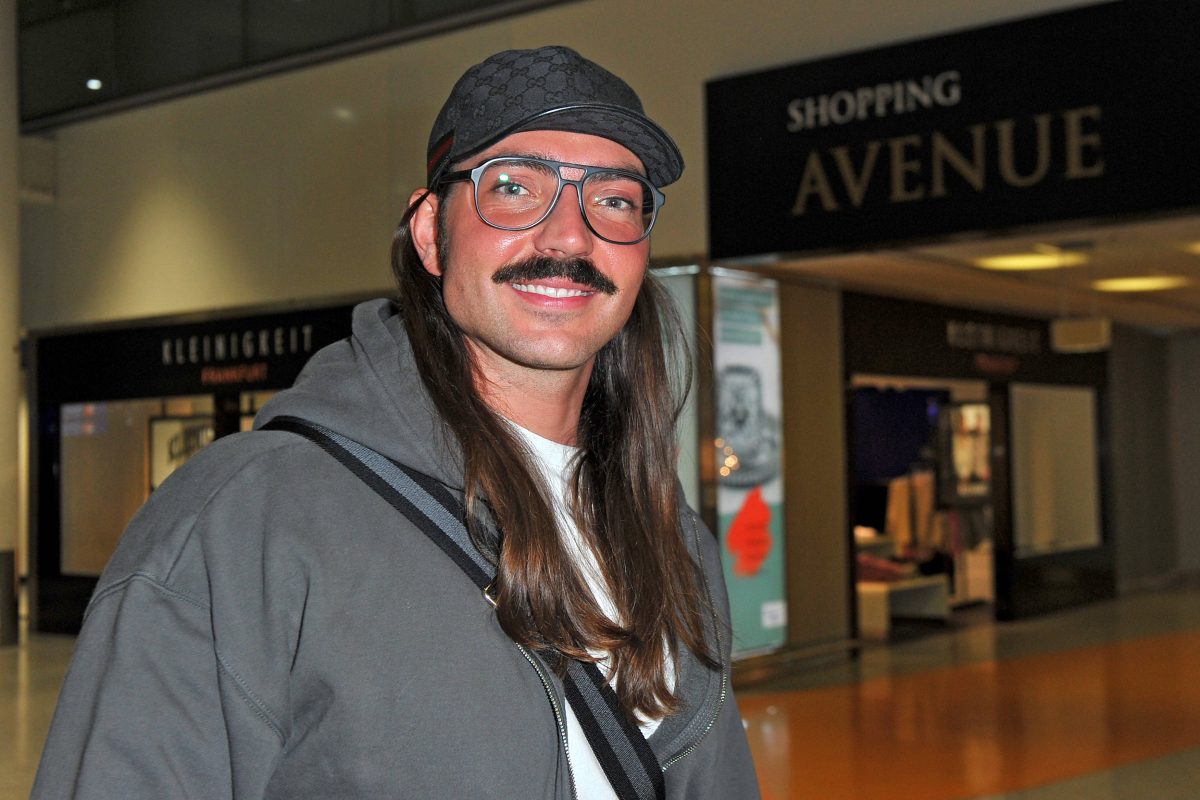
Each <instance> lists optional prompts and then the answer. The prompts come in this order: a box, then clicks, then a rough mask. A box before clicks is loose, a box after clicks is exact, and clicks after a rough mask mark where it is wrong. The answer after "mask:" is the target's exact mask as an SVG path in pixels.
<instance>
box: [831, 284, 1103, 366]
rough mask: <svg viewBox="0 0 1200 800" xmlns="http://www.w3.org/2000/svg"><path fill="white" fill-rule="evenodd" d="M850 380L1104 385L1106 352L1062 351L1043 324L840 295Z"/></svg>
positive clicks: (893, 301) (905, 301)
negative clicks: (933, 379) (887, 378)
mask: <svg viewBox="0 0 1200 800" xmlns="http://www.w3.org/2000/svg"><path fill="white" fill-rule="evenodd" d="M842 325H843V328H842V329H843V331H844V332H845V333H844V342H843V347H844V353H845V364H846V372H847V374H854V373H866V374H875V375H918V376H929V377H939V378H960V379H976V380H988V381H993V382H998V383H1004V382H1008V381H1022V382H1029V383H1061V384H1079V385H1092V386H1103V385H1104V383H1105V381H1106V380H1107V356H1106V355H1105V354H1104V353H1071V354H1064V353H1056V352H1054V351H1053V350H1052V349H1051V347H1050V326H1049V323H1047V322H1046V321H1045V320H1040V319H1033V318H1029V317H1017V316H1011V315H1008V314H995V313H990V312H985V311H974V310H970V309H965V308H948V307H946V306H938V305H933V304H930V303H919V302H915V301H911V300H896V299H893V298H889V297H877V296H875V295H867V294H855V293H853V292H846V293H844V294H843V295H842Z"/></svg>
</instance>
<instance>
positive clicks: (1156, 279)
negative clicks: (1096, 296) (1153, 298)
mask: <svg viewBox="0 0 1200 800" xmlns="http://www.w3.org/2000/svg"><path fill="white" fill-rule="evenodd" d="M1189 283H1191V281H1190V280H1188V279H1187V278H1183V277H1180V276H1178V275H1142V276H1139V277H1135V278H1105V279H1103V280H1099V281H1093V282H1092V288H1093V289H1095V290H1096V291H1098V292H1161V291H1165V290H1167V289H1178V288H1180V287H1182V286H1187V285H1188V284H1189Z"/></svg>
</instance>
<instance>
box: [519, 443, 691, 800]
mask: <svg viewBox="0 0 1200 800" xmlns="http://www.w3.org/2000/svg"><path fill="white" fill-rule="evenodd" d="M513 429H514V430H515V431H516V432H517V433H518V434H519V435H520V436H521V440H522V441H523V442H524V443H525V446H526V447H527V448H529V451H530V453H532V454H533V456H534V462H535V463H536V464H537V465H538V467H540V468H541V471H542V477H543V478H544V479H545V481H546V484H547V486H549V487H550V492H551V500H552V501H553V502H554V513H555V514H556V515H557V517H558V528H559V531H560V532H561V535H562V537H563V544H564V546H565V548H566V550H567V552H569V553H571V555H572V556H573V557H574V559H575V563H576V565H578V567H579V571H580V572H581V573H582V574H583V577H584V579H585V580H586V581H587V585H588V588H589V589H591V592H592V596H593V597H594V598H595V599H596V604H597V605H598V606H600V610H601V611H603V612H604V613H605V614H606V615H607V616H608V618H609V619H616V618H617V609H616V606H615V605H613V601H612V595H611V593H610V592H609V590H608V585H607V584H606V582H605V580H604V578H603V577H602V575H601V573H600V566H599V564H598V563H597V561H596V555H595V553H593V552H592V548H590V547H588V546H587V545H586V544H585V543H584V541H583V537H582V535H580V533H579V529H578V528H577V527H576V526H575V520H574V519H572V517H571V511H570V508H571V500H570V497H569V495H568V494H567V492H568V491H569V489H568V486H569V484H568V481H567V478H568V476H569V475H570V468H571V459H573V458H574V457H575V453H576V452H577V448H574V447H571V446H570V445H565V444H559V443H558V442H555V441H551V440H550V439H546V438H544V437H542V436H538V435H537V434H536V433H533V432H532V431H527V430H525V429H524V428H522V427H520V426H519V425H513ZM592 655H593V656H597V657H598V658H599V659H600V660H599V661H598V662H597V664H596V666H598V667H599V668H600V670H601V672H603V673H604V674H605V675H608V674H609V663H608V659H607V657H606V655H607V654H605V653H602V652H595V651H593V652H592ZM666 663H667V669H668V670H671V669H672V664H671V662H670V659H668V660H667V662H666ZM610 680H611V678H610ZM667 682H668V684H673V682H674V675H673V674H670V673H669V674H668V675H667ZM564 710H565V711H566V723H567V744H568V750H567V755H568V758H569V760H570V762H571V772H572V774H573V775H574V776H575V791H576V793H577V794H578V796H579V800H616V797H617V795H616V792H614V791H613V788H612V786H611V785H610V784H609V782H608V778H607V777H605V775H604V770H603V768H601V766H600V762H599V761H598V760H597V759H596V754H595V753H594V752H592V747H591V745H590V744H588V740H587V736H586V735H585V734H584V732H583V728H582V727H580V725H579V720H578V718H576V716H575V712H574V711H572V710H571V706H570V704H569V703H567V704H564ZM660 722H661V720H658V719H653V720H639V727H640V728H641V729H642V734H643V735H644V736H646V737H649V736H650V734H651V733H653V732H654V731H655V730H657V729H658V726H659V723H660Z"/></svg>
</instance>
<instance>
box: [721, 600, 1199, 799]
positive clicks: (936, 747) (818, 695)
mask: <svg viewBox="0 0 1200 800" xmlns="http://www.w3.org/2000/svg"><path fill="white" fill-rule="evenodd" d="M1198 678H1200V592H1198V591H1195V590H1178V591H1171V592H1159V593H1155V594H1147V595H1139V596H1135V597H1127V598H1125V599H1123V600H1121V601H1117V602H1112V603H1103V604H1098V605H1095V606H1090V607H1088V608H1085V609H1077V610H1074V611H1071V612H1066V613H1062V614H1057V615H1053V616H1049V617H1044V618H1041V619H1038V620H1033V621H1027V622H1020V623H1010V624H1006V625H999V626H997V625H982V626H977V627H973V628H969V629H965V630H961V631H954V632H946V633H941V634H937V635H934V636H931V637H928V638H925V639H923V640H921V641H914V642H910V643H907V644H903V645H898V646H893V647H890V648H879V649H876V650H872V651H868V652H867V653H865V654H864V656H863V658H862V659H861V660H860V661H859V662H857V663H853V664H840V665H837V666H834V667H829V668H826V669H817V670H806V671H804V672H801V673H798V674H797V675H795V676H793V677H789V678H787V679H785V680H781V681H777V682H776V684H775V685H773V686H770V687H767V688H769V689H770V691H765V690H764V691H755V692H750V691H743V692H742V697H741V703H742V712H743V715H744V716H745V718H746V722H747V725H748V727H747V730H748V732H749V734H750V738H751V747H752V749H753V750H754V754H755V759H756V761H757V763H758V765H759V772H760V781H761V783H762V787H763V793H764V797H766V798H768V799H769V800H783V799H784V798H788V800H801V799H803V798H813V799H814V800H828V799H829V798H836V799H837V800H842V799H843V798H846V799H850V798H862V800H872V799H873V798H881V799H882V798H895V799H896V800H903V799H904V798H911V800H956V799H958V798H977V797H978V798H1014V799H1015V798H1021V800H1068V798H1071V799H1072V800H1074V799H1075V798H1078V799H1079V800H1117V799H1118V798H1119V799H1120V800H1135V799H1136V800H1141V799H1142V798H1147V799H1148V800H1165V799H1167V798H1197V797H1200V680H1198Z"/></svg>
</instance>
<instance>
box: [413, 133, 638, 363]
mask: <svg viewBox="0 0 1200 800" xmlns="http://www.w3.org/2000/svg"><path fill="white" fill-rule="evenodd" d="M496 156H532V157H538V158H544V159H549V160H554V161H564V162H569V163H573V164H585V165H589V166H603V167H619V168H622V169H627V170H634V171H637V172H643V169H642V165H641V162H640V161H639V160H638V159H637V157H636V156H635V155H634V154H633V153H632V152H630V151H629V150H628V149H626V148H625V147H623V146H622V145H619V144H617V143H616V142H613V141H611V140H609V139H605V138H602V137H599V136H591V135H587V134H578V133H567V132H562V131H525V132H522V133H516V134H513V135H512V136H509V137H507V138H505V139H504V140H502V141H501V142H499V143H498V144H496V145H495V146H493V147H491V148H489V149H487V150H485V151H484V152H483V153H481V154H479V155H478V156H476V157H474V158H472V159H470V160H469V161H468V162H467V163H465V164H463V165H461V167H459V168H467V169H469V168H471V167H474V166H476V165H478V164H481V163H483V162H484V161H486V160H487V159H489V158H493V157H496ZM443 202H444V205H445V208H444V209H443V214H442V219H443V221H444V225H445V230H444V236H443V238H442V242H443V243H444V251H445V252H438V248H437V247H436V246H434V247H432V248H430V247H429V246H428V238H427V237H426V236H422V235H421V234H420V233H419V232H417V231H416V230H414V241H415V242H417V244H418V252H420V253H421V256H422V261H423V263H424V265H425V268H426V269H427V270H429V272H431V273H433V274H435V275H439V274H440V275H442V291H443V296H444V298H445V302H446V308H447V310H448V311H449V312H450V315H451V316H452V317H453V318H454V321H455V322H456V323H458V325H459V327H461V328H462V330H463V332H464V333H465V335H466V337H467V345H468V347H469V348H471V350H472V351H473V353H474V355H475V357H476V358H477V359H478V363H479V366H480V367H481V368H482V369H483V373H484V375H485V376H488V377H491V378H496V377H499V376H500V375H503V374H505V373H506V372H509V371H511V370H512V369H513V368H514V367H517V368H527V369H538V370H578V369H580V368H589V369H590V366H591V363H592V359H593V357H594V356H595V354H596V352H597V351H598V350H599V349H600V348H601V347H603V346H604V345H605V344H606V343H607V342H608V341H609V340H610V339H612V338H613V336H615V335H616V333H617V332H618V331H619V330H620V329H621V327H622V326H623V325H624V324H625V321H626V320H627V319H628V318H629V313H630V310H631V309H632V308H633V303H634V300H635V299H636V298H637V293H638V290H639V289H640V287H641V283H642V279H643V277H644V276H645V274H646V266H647V260H648V258H649V250H650V245H649V242H648V241H646V240H643V241H641V242H639V243H637V244H632V245H618V244H611V243H609V242H606V241H604V240H602V239H600V238H598V237H596V236H595V235H594V234H593V233H592V232H591V231H590V230H589V229H588V227H587V225H586V223H585V222H584V220H583V217H582V215H581V214H580V211H579V200H578V197H577V195H576V189H575V187H574V186H569V185H568V186H564V187H563V190H562V196H561V197H560V198H559V201H558V204H557V205H556V206H555V208H554V211H553V212H552V213H551V214H550V216H549V217H548V218H547V219H546V220H545V221H543V222H542V223H541V224H539V225H537V226H536V227H534V228H531V229H529V230H524V231H502V230H498V229H496V228H493V227H491V226H489V225H487V224H486V223H485V222H484V221H483V220H481V219H480V218H479V215H478V214H477V213H476V212H475V206H474V201H473V199H472V191H471V184H470V182H462V183H456V184H454V185H452V187H451V189H450V192H449V194H448V195H447V196H446V198H445V200H444V201H443ZM430 217H431V215H429V214H426V215H424V220H425V221H424V223H421V222H415V223H414V224H428V222H429V218H430ZM423 242H424V243H426V246H425V247H424V248H422V246H421V245H422V243H423ZM539 257H540V258H545V259H550V260H552V262H553V264H554V265H555V266H557V264H558V263H564V262H569V261H571V260H578V259H582V260H586V261H590V262H591V264H592V265H594V266H595V268H596V270H597V271H598V272H599V273H600V274H601V275H602V276H603V277H604V278H607V279H608V281H610V282H611V285H610V286H609V287H608V288H610V289H611V288H613V287H615V291H613V292H611V293H609V292H606V291H601V290H597V289H596V288H595V287H594V286H589V285H585V284H584V283H582V282H579V280H578V279H576V280H572V279H571V278H569V277H561V276H556V277H541V278H529V277H518V278H515V279H502V280H500V281H499V282H497V281H496V280H495V277H496V275H497V272H499V271H500V270H502V269H504V268H506V267H511V266H512V265H518V264H521V263H522V262H525V261H526V260H528V259H531V258H539ZM552 271H553V270H552ZM585 271H586V270H585ZM503 275H504V273H501V276H502V278H503ZM562 290H567V291H566V292H565V294H566V295H567V296H555V295H556V294H557V295H562V294H564V292H563V291H562Z"/></svg>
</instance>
